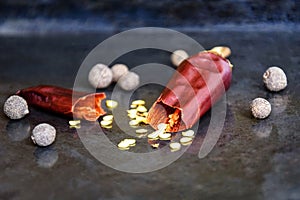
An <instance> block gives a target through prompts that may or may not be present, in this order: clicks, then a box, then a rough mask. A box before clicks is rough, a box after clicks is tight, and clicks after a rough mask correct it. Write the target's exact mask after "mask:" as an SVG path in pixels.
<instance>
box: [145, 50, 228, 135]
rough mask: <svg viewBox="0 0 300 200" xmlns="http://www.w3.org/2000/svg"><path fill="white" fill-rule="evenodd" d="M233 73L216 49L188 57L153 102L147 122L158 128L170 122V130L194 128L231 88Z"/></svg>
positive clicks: (168, 129)
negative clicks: (161, 124)
mask: <svg viewBox="0 0 300 200" xmlns="http://www.w3.org/2000/svg"><path fill="white" fill-rule="evenodd" d="M231 74H232V70H231V64H230V62H229V61H228V60H226V59H225V58H223V57H221V56H220V54H218V53H216V52H213V51H205V52H200V53H199V54H197V55H195V56H192V57H190V58H188V59H186V60H185V61H183V62H182V63H181V64H180V66H179V67H178V68H177V73H175V74H174V75H173V76H172V78H171V79H170V81H169V82H168V84H167V86H166V88H165V89H164V90H163V92H162V93H161V95H160V96H159V98H158V99H157V100H156V102H154V104H153V105H152V107H151V109H150V110H149V114H148V117H147V121H148V122H149V124H150V125H151V126H152V127H153V128H155V129H157V125H158V124H160V123H166V124H168V126H167V129H166V131H168V132H177V131H181V130H185V129H188V128H191V127H192V126H193V125H194V124H195V123H196V122H197V121H198V120H199V119H200V117H201V116H203V115H204V114H205V113H206V112H207V111H208V110H209V109H210V108H211V106H212V105H213V104H214V103H215V102H217V101H218V100H219V99H220V98H221V97H222V95H223V94H224V93H225V91H226V90H227V89H228V88H229V86H230V82H231Z"/></svg>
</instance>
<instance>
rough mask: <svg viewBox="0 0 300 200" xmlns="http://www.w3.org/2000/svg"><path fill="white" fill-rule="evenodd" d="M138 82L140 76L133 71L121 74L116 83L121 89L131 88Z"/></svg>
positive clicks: (128, 89)
mask: <svg viewBox="0 0 300 200" xmlns="http://www.w3.org/2000/svg"><path fill="white" fill-rule="evenodd" d="M139 84H140V77H139V75H137V74H136V73H134V72H128V73H127V74H125V75H123V76H122V77H121V78H120V79H119V81H118V85H119V86H120V87H121V88H122V89H123V90H127V91H130V90H133V89H135V88H136V87H137V86H138V85H139Z"/></svg>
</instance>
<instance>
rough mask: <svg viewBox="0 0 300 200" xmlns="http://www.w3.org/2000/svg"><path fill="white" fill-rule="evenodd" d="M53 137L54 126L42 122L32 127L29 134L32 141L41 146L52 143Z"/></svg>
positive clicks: (54, 132)
mask: <svg viewBox="0 0 300 200" xmlns="http://www.w3.org/2000/svg"><path fill="white" fill-rule="evenodd" d="M55 137H56V130H55V128H54V127H53V126H51V125H50V124H47V123H42V124H39V125H37V126H36V127H34V129H33V130H32V135H31V139H32V141H33V143H35V144H37V145H38V146H42V147H45V146H49V145H50V144H52V143H53V142H54V141H55Z"/></svg>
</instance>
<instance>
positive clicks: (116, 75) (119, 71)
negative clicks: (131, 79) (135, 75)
mask: <svg viewBox="0 0 300 200" xmlns="http://www.w3.org/2000/svg"><path fill="white" fill-rule="evenodd" d="M111 71H112V73H113V81H115V82H117V81H118V80H119V79H120V78H121V76H123V75H125V74H127V73H128V67H127V66H126V65H124V64H115V65H114V66H112V67H111Z"/></svg>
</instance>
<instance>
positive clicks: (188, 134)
mask: <svg viewBox="0 0 300 200" xmlns="http://www.w3.org/2000/svg"><path fill="white" fill-rule="evenodd" d="M194 134H195V132H194V131H193V130H188V131H185V132H182V133H181V135H182V136H183V137H194Z"/></svg>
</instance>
